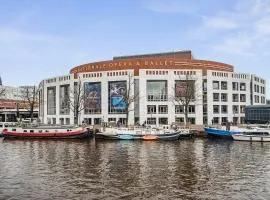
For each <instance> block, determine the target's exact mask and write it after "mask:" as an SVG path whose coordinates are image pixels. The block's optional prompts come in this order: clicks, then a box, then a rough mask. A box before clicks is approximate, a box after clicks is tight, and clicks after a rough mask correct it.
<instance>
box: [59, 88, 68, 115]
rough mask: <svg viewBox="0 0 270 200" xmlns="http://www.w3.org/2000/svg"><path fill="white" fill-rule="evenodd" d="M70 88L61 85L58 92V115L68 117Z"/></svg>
mask: <svg viewBox="0 0 270 200" xmlns="http://www.w3.org/2000/svg"><path fill="white" fill-rule="evenodd" d="M69 93H70V86H69V85H61V86H60V91H59V99H60V102H59V106H60V115H69V113H70V100H69Z"/></svg>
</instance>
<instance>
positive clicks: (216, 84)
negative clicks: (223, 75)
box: [213, 81, 219, 90]
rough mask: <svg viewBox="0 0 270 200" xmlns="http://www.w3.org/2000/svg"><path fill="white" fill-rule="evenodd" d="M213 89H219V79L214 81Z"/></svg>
mask: <svg viewBox="0 0 270 200" xmlns="http://www.w3.org/2000/svg"><path fill="white" fill-rule="evenodd" d="M213 89H214V90H218V89H219V81H213Z"/></svg>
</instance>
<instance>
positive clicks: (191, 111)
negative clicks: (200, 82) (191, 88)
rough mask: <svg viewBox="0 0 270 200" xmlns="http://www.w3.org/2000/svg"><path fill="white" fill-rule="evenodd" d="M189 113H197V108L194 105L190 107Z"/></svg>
mask: <svg viewBox="0 0 270 200" xmlns="http://www.w3.org/2000/svg"><path fill="white" fill-rule="evenodd" d="M188 113H191V114H194V113H195V106H194V105H190V106H188Z"/></svg>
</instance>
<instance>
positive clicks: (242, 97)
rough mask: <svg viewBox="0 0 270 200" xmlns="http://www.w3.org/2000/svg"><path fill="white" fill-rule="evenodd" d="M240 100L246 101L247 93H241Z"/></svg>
mask: <svg viewBox="0 0 270 200" xmlns="http://www.w3.org/2000/svg"><path fill="white" fill-rule="evenodd" d="M240 102H246V95H245V94H240Z"/></svg>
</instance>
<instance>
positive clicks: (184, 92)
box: [175, 80, 195, 100]
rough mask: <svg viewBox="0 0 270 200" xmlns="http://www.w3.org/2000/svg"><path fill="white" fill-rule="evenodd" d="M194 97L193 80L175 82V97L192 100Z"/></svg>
mask: <svg viewBox="0 0 270 200" xmlns="http://www.w3.org/2000/svg"><path fill="white" fill-rule="evenodd" d="M194 96H195V80H177V81H175V97H177V98H183V99H186V100H193V99H194Z"/></svg>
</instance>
